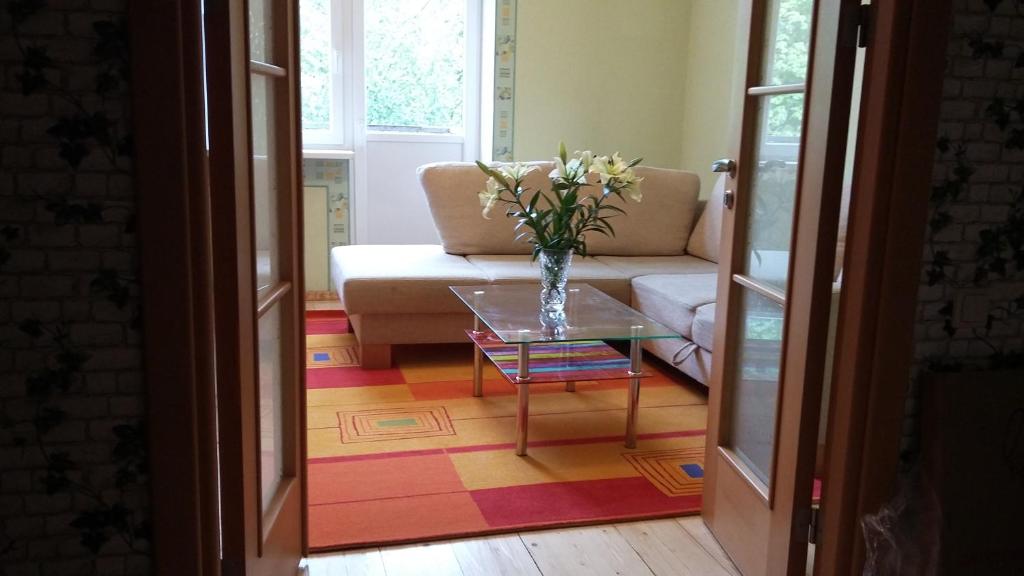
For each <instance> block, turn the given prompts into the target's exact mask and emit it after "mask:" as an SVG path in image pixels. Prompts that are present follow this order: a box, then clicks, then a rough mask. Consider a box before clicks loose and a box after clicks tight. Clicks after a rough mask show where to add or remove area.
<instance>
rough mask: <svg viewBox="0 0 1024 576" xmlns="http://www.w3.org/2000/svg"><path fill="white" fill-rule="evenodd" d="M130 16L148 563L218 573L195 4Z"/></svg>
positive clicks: (188, 0) (209, 285) (209, 264)
mask: <svg viewBox="0 0 1024 576" xmlns="http://www.w3.org/2000/svg"><path fill="white" fill-rule="evenodd" d="M128 12H129V14H128V28H129V36H130V38H129V40H130V44H131V65H132V81H131V83H130V88H129V89H130V90H131V93H132V128H133V134H134V141H135V146H134V148H135V153H134V158H133V161H134V166H133V168H134V177H135V186H136V189H137V190H139V191H140V192H138V193H137V198H138V216H137V219H138V227H137V230H138V239H139V249H140V283H141V290H142V293H143V294H145V297H144V298H143V299H142V318H143V327H142V334H143V338H142V347H143V369H144V374H145V376H144V377H145V384H146V423H147V430H148V440H147V442H148V449H149V455H150V457H149V481H150V491H149V494H150V508H149V509H150V513H151V515H152V518H151V519H152V534H151V547H152V548H151V549H152V554H153V567H154V569H155V573H157V574H168V575H171V574H219V573H220V568H221V567H220V553H219V521H220V512H219V504H218V492H219V486H218V483H217V481H216V478H217V433H216V426H215V422H216V420H215V412H216V388H215V381H216V378H215V373H214V366H215V364H214V353H213V350H214V347H213V342H214V336H213V329H214V324H213V322H214V318H213V254H212V245H211V226H210V203H209V194H208V184H209V173H208V166H207V158H206V120H205V89H204V81H203V71H202V67H201V66H200V65H199V64H198V63H199V62H201V61H202V14H201V4H200V2H199V0H167V1H163V2H154V3H149V4H147V5H146V7H145V8H144V9H131V10H129V11H128ZM174 352H177V353H174ZM158 456H159V457H158Z"/></svg>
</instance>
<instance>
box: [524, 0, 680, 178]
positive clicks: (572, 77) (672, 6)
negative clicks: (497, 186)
mask: <svg viewBox="0 0 1024 576" xmlns="http://www.w3.org/2000/svg"><path fill="white" fill-rule="evenodd" d="M688 12H689V2H688V0H631V1H628V2H624V1H622V0H519V2H518V12H517V15H516V85H515V91H516V93H515V124H514V130H515V133H514V147H513V154H514V157H515V159H516V160H539V159H547V158H550V157H552V156H554V155H555V153H556V152H557V151H558V142H559V141H560V140H564V141H565V143H566V146H567V147H568V148H569V151H570V152H572V150H575V149H582V148H589V149H591V150H593V151H594V152H600V153H603V154H610V153H612V152H615V151H620V152H621V153H622V155H623V156H624V157H626V159H627V160H628V159H630V158H634V157H637V156H642V157H643V158H644V164H645V165H648V166H663V167H670V168H677V167H680V156H679V154H680V150H681V149H682V147H683V110H682V106H681V103H682V101H683V99H684V67H685V64H686V63H685V59H684V58H683V57H681V55H682V54H684V52H685V48H686V44H687V38H686V36H687V34H686V25H685V22H686V20H687V13H688Z"/></svg>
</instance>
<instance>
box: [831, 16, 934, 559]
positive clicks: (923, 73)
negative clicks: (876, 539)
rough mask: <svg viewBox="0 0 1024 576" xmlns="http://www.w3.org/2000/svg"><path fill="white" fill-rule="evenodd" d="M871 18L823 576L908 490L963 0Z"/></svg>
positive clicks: (853, 552) (838, 353)
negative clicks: (925, 297)
mask: <svg viewBox="0 0 1024 576" xmlns="http://www.w3.org/2000/svg"><path fill="white" fill-rule="evenodd" d="M871 13H872V16H871V20H870V25H869V27H868V34H869V41H870V47H869V49H868V53H867V54H866V59H865V62H864V90H863V92H862V95H861V109H860V127H859V134H858V139H857V140H858V144H857V151H856V156H855V162H854V166H855V168H854V176H853V190H852V193H851V200H850V209H849V228H848V231H847V244H846V253H845V256H844V259H843V292H842V296H841V301H840V304H839V319H838V327H837V332H836V347H835V357H834V358H835V359H834V364H833V373H832V392H831V399H830V406H829V417H828V422H829V423H828V433H827V436H826V440H825V482H824V483H823V486H822V499H821V502H822V504H821V519H820V524H819V529H820V539H819V542H820V544H819V546H818V547H817V549H816V550H815V574H836V575H840V576H845V575H847V574H855V573H856V574H859V573H860V571H861V568H862V567H863V564H864V557H865V554H864V553H865V548H864V539H863V533H862V531H861V529H860V520H861V518H863V516H864V515H865V514H870V513H874V512H877V511H878V509H879V508H880V507H881V506H882V505H883V504H884V503H885V502H886V501H888V500H889V499H890V498H892V497H893V495H894V494H895V491H896V480H897V475H898V464H899V448H900V444H901V440H902V436H903V423H904V417H905V401H906V396H907V389H908V386H909V384H910V373H911V365H912V363H913V356H914V324H915V319H916V312H917V293H918V289H919V287H920V284H921V259H922V248H921V247H922V242H923V240H924V236H925V226H926V221H927V216H928V199H929V195H930V192H931V177H932V167H933V166H934V160H935V145H936V137H937V132H938V118H939V106H940V103H941V95H942V77H943V73H944V71H945V65H946V63H945V58H944V56H945V54H946V45H947V42H948V32H949V27H950V20H951V15H952V2H950V1H949V0H947V1H944V2H943V1H939V2H936V1H935V0H892V1H886V2H881V1H878V0H875V1H874V2H873V4H872V7H871ZM881 318H884V319H885V322H884V323H883V322H881V321H880V319H881ZM867 463H870V466H868V465H867Z"/></svg>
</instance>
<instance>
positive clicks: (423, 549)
mask: <svg viewBox="0 0 1024 576" xmlns="http://www.w3.org/2000/svg"><path fill="white" fill-rule="evenodd" d="M380 553H381V556H382V557H383V559H384V571H385V573H386V574H387V576H423V575H424V574H430V575H431V576H463V575H462V568H460V567H459V560H458V558H456V557H455V550H454V549H453V548H452V545H451V543H449V542H435V543H431V544H416V545H413V546H400V547H396V548H381V550H380Z"/></svg>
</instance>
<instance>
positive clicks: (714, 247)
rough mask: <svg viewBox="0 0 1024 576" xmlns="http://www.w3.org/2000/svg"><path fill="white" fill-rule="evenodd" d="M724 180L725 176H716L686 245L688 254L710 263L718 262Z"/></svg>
mask: <svg viewBox="0 0 1024 576" xmlns="http://www.w3.org/2000/svg"><path fill="white" fill-rule="evenodd" d="M725 180H726V175H725V174H720V175H719V176H718V180H716V181H715V186H714V187H713V188H712V189H711V195H710V196H709V197H708V201H707V203H706V204H705V205H704V210H703V211H701V214H700V218H699V219H698V220H697V224H696V225H695V226H694V227H693V234H691V235H690V241H689V242H688V243H687V245H686V252H687V253H688V254H692V255H694V256H697V257H699V258H703V259H705V260H710V261H712V262H718V243H719V242H720V241H721V238H722V196H724V195H725Z"/></svg>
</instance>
